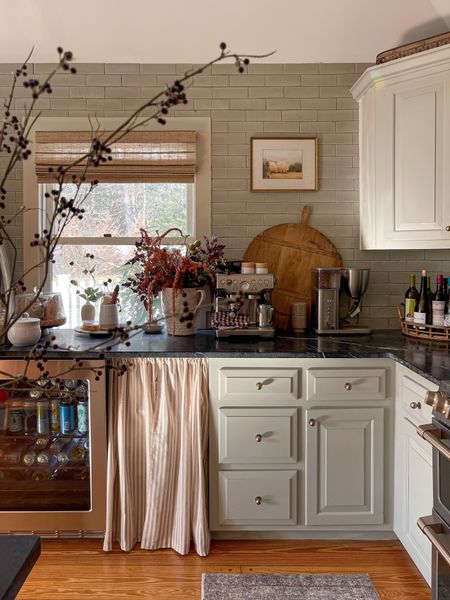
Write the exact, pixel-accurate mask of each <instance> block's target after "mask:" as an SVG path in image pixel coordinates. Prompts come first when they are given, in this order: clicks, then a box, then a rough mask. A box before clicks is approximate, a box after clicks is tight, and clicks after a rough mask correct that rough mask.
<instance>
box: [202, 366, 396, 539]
mask: <svg viewBox="0 0 450 600" xmlns="http://www.w3.org/2000/svg"><path fill="white" fill-rule="evenodd" d="M393 388H394V368H393V363H392V361H391V360H389V359H378V358H374V359H357V358H352V359H340V358H336V359H321V358H311V359H308V358H305V359H303V358H300V359H299V358H295V357H294V358H289V357H287V358H258V357H255V358H253V357H242V358H236V357H220V356H219V357H217V358H216V357H213V358H210V359H209V395H210V416H209V507H210V510H209V524H210V529H211V531H212V535H213V538H214V537H215V538H227V537H229V538H234V539H236V538H239V537H240V536H242V537H247V538H251V537H252V536H253V537H255V538H262V537H267V538H277V537H279V538H280V539H281V538H298V539H301V538H306V539H307V538H315V537H316V538H322V539H323V538H330V539H332V538H334V539H339V538H347V539H349V538H358V539H361V538H363V539H364V538H366V539H372V538H386V537H387V538H390V539H392V538H393V537H394V536H393V532H392V517H393V497H392V488H393V485H392V478H393V442H394V435H393V434H394V420H393V416H394V402H393V400H394V397H393ZM309 422H311V423H314V425H313V426H311V425H310V424H309Z"/></svg>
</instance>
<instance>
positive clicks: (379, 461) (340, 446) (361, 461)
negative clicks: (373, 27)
mask: <svg viewBox="0 0 450 600" xmlns="http://www.w3.org/2000/svg"><path fill="white" fill-rule="evenodd" d="M305 420H306V423H305V426H306V525H373V524H382V523H383V522H384V513H383V506H384V493H383V454H384V409H383V408H314V409H311V410H307V411H306V419H305Z"/></svg>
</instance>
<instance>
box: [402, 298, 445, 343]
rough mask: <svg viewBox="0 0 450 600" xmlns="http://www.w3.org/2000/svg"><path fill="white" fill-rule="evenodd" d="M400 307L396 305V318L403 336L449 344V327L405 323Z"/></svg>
mask: <svg viewBox="0 0 450 600" xmlns="http://www.w3.org/2000/svg"><path fill="white" fill-rule="evenodd" d="M402 306H404V304H398V305H397V312H398V318H399V319H400V323H401V326H402V333H403V335H407V336H408V337H412V338H415V339H416V340H417V339H419V340H427V341H432V342H441V343H450V327H444V326H440V325H425V324H422V323H421V324H420V325H419V324H417V323H413V322H411V321H405V319H404V318H403V313H402Z"/></svg>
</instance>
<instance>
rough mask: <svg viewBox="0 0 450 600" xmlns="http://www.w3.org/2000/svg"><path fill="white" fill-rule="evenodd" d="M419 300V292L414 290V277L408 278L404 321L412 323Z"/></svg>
mask: <svg viewBox="0 0 450 600" xmlns="http://www.w3.org/2000/svg"><path fill="white" fill-rule="evenodd" d="M418 300H419V292H418V291H417V289H416V276H415V275H413V274H412V273H411V275H410V276H409V288H408V289H407V290H406V293H405V321H414V311H415V309H416V303H417V301H418Z"/></svg>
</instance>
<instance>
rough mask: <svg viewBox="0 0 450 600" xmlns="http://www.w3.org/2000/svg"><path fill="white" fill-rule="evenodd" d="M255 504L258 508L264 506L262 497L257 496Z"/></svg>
mask: <svg viewBox="0 0 450 600" xmlns="http://www.w3.org/2000/svg"><path fill="white" fill-rule="evenodd" d="M255 504H257V505H258V506H260V505H261V504H262V498H261V496H256V498H255Z"/></svg>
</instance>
